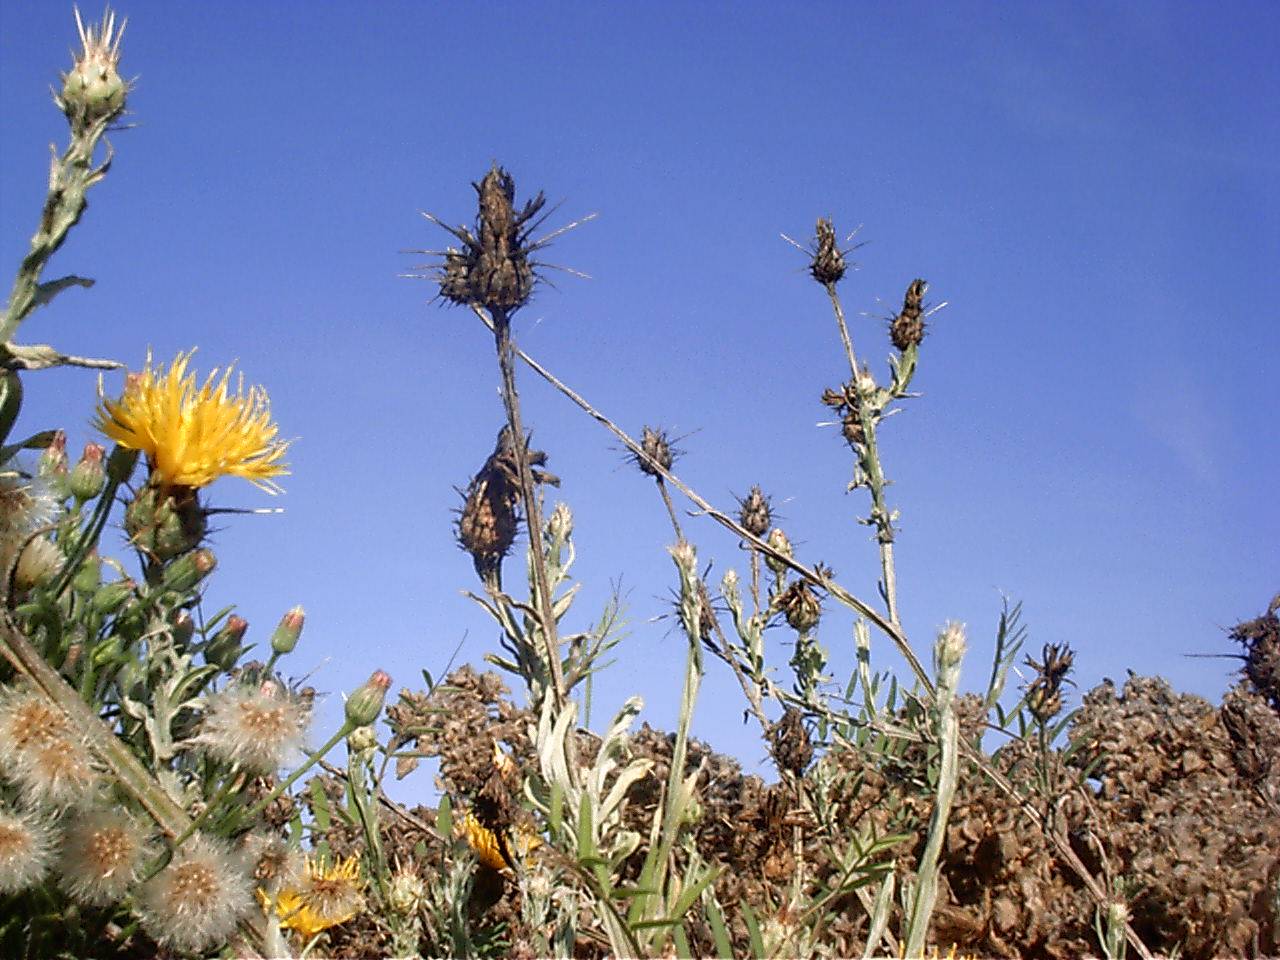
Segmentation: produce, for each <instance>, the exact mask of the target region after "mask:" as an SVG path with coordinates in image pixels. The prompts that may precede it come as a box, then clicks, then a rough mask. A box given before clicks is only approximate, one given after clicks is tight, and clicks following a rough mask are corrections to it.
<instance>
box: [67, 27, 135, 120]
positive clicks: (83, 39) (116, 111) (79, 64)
mask: <svg viewBox="0 0 1280 960" xmlns="http://www.w3.org/2000/svg"><path fill="white" fill-rule="evenodd" d="M128 22H129V21H128V19H127V18H126V19H124V20H121V21H120V29H119V30H116V15H115V14H114V13H113V12H112V11H111V8H110V7H108V8H107V9H106V10H105V11H104V12H103V14H102V23H101V24H100V25H98V26H97V27H95V26H93V25H92V24H90V25H89V26H88V27H86V26H85V25H84V22H83V21H82V20H81V19H80V11H79V10H76V29H77V30H79V31H80V43H81V45H82V48H83V49H82V51H81V52H80V53H79V54H77V55H76V56H75V62H74V63H73V65H72V67H71V70H70V71H68V72H67V73H64V74H63V75H62V92H61V93H60V94H58V96H57V97H56V98H55V101H56V102H57V104H58V106H59V107H60V108H61V109H62V112H63V113H65V114H66V115H67V119H68V120H70V121H71V128H72V130H74V131H75V132H76V133H77V134H78V133H80V132H82V131H83V130H84V129H85V128H87V127H89V126H91V125H92V124H94V123H97V122H98V121H100V120H106V121H111V120H114V119H115V118H116V117H118V116H119V115H120V114H121V113H123V112H124V102H125V96H126V95H127V94H128V92H129V84H128V83H126V82H125V80H124V78H122V77H121V76H120V73H119V70H118V69H117V68H118V67H119V65H120V40H121V39H122V38H123V37H124V28H125V26H126V25H127V24H128Z"/></svg>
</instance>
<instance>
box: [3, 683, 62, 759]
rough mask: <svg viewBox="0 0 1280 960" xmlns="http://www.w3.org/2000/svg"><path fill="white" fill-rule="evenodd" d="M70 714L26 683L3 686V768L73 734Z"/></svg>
mask: <svg viewBox="0 0 1280 960" xmlns="http://www.w3.org/2000/svg"><path fill="white" fill-rule="evenodd" d="M70 734H71V725H70V723H69V722H68V721H67V716H66V714H64V713H63V712H62V711H61V710H60V709H58V707H56V706H54V705H53V704H52V703H50V702H49V701H48V700H47V699H45V697H44V696H43V695H41V694H40V693H38V692H37V691H35V690H33V689H31V688H30V687H29V686H27V685H26V684H13V685H10V686H0V770H2V771H8V770H11V769H12V768H13V766H14V765H15V764H16V763H17V762H18V760H19V758H20V757H21V756H22V755H23V754H25V753H27V752H28V751H30V750H32V749H33V748H35V747H37V746H39V745H40V744H42V743H46V742H48V741H50V740H57V739H62V738H65V737H68V736H70Z"/></svg>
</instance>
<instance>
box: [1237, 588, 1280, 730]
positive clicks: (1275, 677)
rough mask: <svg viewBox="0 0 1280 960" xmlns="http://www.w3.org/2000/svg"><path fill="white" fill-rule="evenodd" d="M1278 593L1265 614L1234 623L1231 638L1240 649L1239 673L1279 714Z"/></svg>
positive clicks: (1279, 647)
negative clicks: (1241, 654)
mask: <svg viewBox="0 0 1280 960" xmlns="http://www.w3.org/2000/svg"><path fill="white" fill-rule="evenodd" d="M1278 612H1280V594H1276V596H1275V598H1274V599H1273V600H1272V601H1271V603H1270V605H1269V606H1268V607H1267V612H1266V613H1265V614H1263V615H1262V616H1260V617H1257V618H1255V619H1253V620H1246V621H1244V622H1242V623H1238V624H1236V626H1235V627H1234V628H1233V629H1232V631H1231V639H1232V640H1234V641H1235V642H1236V643H1238V644H1240V645H1241V646H1242V647H1244V654H1243V657H1242V659H1243V660H1244V668H1243V669H1242V670H1241V672H1242V673H1243V674H1244V676H1245V678H1246V679H1247V680H1248V681H1249V685H1250V686H1251V687H1253V689H1254V690H1255V691H1256V692H1257V693H1258V694H1259V696H1261V697H1262V698H1263V699H1265V700H1266V701H1267V702H1268V703H1269V704H1271V707H1272V709H1274V710H1277V711H1280V617H1278V616H1277V613H1278Z"/></svg>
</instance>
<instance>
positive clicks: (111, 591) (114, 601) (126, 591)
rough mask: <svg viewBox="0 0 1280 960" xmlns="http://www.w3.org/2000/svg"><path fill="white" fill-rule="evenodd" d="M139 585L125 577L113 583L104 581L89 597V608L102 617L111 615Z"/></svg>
mask: <svg viewBox="0 0 1280 960" xmlns="http://www.w3.org/2000/svg"><path fill="white" fill-rule="evenodd" d="M137 588H138V585H137V584H136V583H134V582H133V580H131V579H129V578H128V577H125V578H124V579H123V580H116V581H114V582H112V583H104V584H103V585H102V586H100V587H99V588H98V589H97V590H96V591H94V594H93V596H92V597H90V598H89V609H90V610H92V611H93V612H94V613H96V614H97V615H98V616H100V617H109V616H111V614H113V613H115V612H116V611H117V610H119V609H120V607H121V606H122V605H123V604H124V602H125V601H126V600H128V599H129V598H130V597H132V596H133V593H134V591H135V590H136V589H137Z"/></svg>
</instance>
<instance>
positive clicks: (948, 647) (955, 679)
mask: <svg viewBox="0 0 1280 960" xmlns="http://www.w3.org/2000/svg"><path fill="white" fill-rule="evenodd" d="M967 646H968V641H967V640H966V639H965V632H964V624H963V623H957V622H956V621H954V620H949V621H947V623H946V624H945V625H943V628H942V629H941V630H940V631H939V632H938V639H937V640H936V641H935V642H934V645H933V665H934V671H935V672H936V673H937V676H938V686H939V687H940V688H943V689H945V690H947V691H949V694H948V695H950V694H954V693H955V690H956V686H957V685H958V684H959V682H960V661H961V660H963V659H964V653H965V649H966V648H967Z"/></svg>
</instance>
